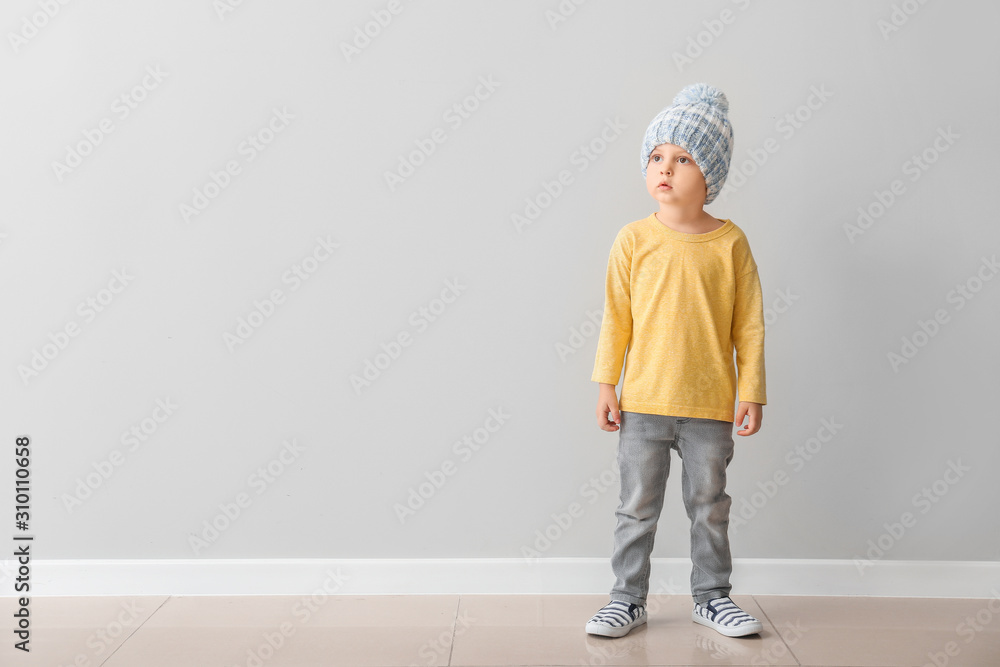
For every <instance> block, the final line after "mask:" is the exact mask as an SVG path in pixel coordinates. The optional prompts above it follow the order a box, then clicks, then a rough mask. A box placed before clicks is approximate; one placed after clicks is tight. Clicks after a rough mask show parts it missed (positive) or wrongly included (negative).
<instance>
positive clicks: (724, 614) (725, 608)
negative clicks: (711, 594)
mask: <svg viewBox="0 0 1000 667" xmlns="http://www.w3.org/2000/svg"><path fill="white" fill-rule="evenodd" d="M691 618H692V619H693V620H694V622H695V623H701V624H702V625H704V626H707V627H710V628H712V629H713V630H717V631H718V632H721V633H722V634H724V635H726V636H727V637H742V636H743V635H752V634H754V633H757V632H760V631H761V630H763V629H764V626H763V625H762V624H761V622H760V621H758V620H757V619H756V618H754V617H753V616H751V615H750V614H748V613H746V612H745V611H743V610H742V609H740V608H739V607H737V606H736V603H735V602H733V601H732V600H731V599H730V598H729V597H728V596H727V597H724V598H715V599H714V600H709V601H708V602H706V603H705V604H700V603H698V602H695V603H694V611H692V612H691Z"/></svg>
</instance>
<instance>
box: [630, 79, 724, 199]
mask: <svg viewBox="0 0 1000 667" xmlns="http://www.w3.org/2000/svg"><path fill="white" fill-rule="evenodd" d="M728 113H729V100H728V99H726V95H725V94H724V93H723V92H722V91H721V90H719V89H718V88H715V87H713V86H710V85H708V84H707V83H693V84H691V85H690V86H686V87H685V88H684V89H683V90H681V92H679V93H677V96H676V97H675V98H674V103H673V105H671V106H668V107H666V108H665V109H663V111H661V112H660V113H658V114H657V115H656V118H654V119H653V122H651V123H650V124H649V127H648V128H646V136H645V137H643V139H642V177H643V178H646V165H648V164H649V154H650V153H652V152H653V149H654V148H656V147H657V146H659V145H660V144H674V145H675V146H680V147H681V148H683V149H684V150H686V151H687V152H688V153H690V154H691V157H693V158H694V161H695V162H696V163H697V164H698V167H699V168H700V169H701V173H702V175H704V177H705V185H706V186H707V189H708V194H707V195H706V196H705V204H711V203H712V201H713V200H714V199H715V197H716V196H717V195H718V194H719V191H720V190H722V186H723V184H725V182H726V176H728V175H729V161H730V158H732V155H733V128H732V126H731V125H730V124H729V117H728Z"/></svg>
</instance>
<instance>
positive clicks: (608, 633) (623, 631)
mask: <svg viewBox="0 0 1000 667" xmlns="http://www.w3.org/2000/svg"><path fill="white" fill-rule="evenodd" d="M645 622H646V613H645V612H643V614H642V616H640V617H639V618H637V619H635V620H634V621H632V622H631V623H629V624H628V625H623V626H621V627H613V626H610V625H605V624H604V623H593V622H591V623H587V627H586V630H587V634H588V635H600V636H602V637H624V636H625V635H627V634H628V633H630V632H632V630H633V629H635V628H637V627H639V626H640V625H642V624H644V623H645Z"/></svg>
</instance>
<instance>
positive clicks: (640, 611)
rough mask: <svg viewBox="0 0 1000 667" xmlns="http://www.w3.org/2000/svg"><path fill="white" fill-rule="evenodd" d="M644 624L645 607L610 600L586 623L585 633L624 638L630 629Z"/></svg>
mask: <svg viewBox="0 0 1000 667" xmlns="http://www.w3.org/2000/svg"><path fill="white" fill-rule="evenodd" d="M645 622H646V607H645V605H637V604H633V603H631V602H623V601H622V600H612V601H611V602H610V603H608V604H607V605H605V606H604V608H603V609H601V610H600V611H599V612H597V613H596V614H594V617H593V618H592V619H590V620H589V621H588V622H587V633H588V634H592V635H603V636H605V637H624V636H625V635H627V634H628V633H629V632H630V631H631V630H632V628H634V627H636V626H639V625H642V624H643V623H645Z"/></svg>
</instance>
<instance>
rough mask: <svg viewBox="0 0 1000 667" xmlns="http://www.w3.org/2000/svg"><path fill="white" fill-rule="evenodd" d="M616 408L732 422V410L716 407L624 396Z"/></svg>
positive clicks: (733, 418)
mask: <svg viewBox="0 0 1000 667" xmlns="http://www.w3.org/2000/svg"><path fill="white" fill-rule="evenodd" d="M618 409H619V410H620V411H624V412H642V413H645V414H650V415H665V416H668V417H693V418H695V419H716V420H718V421H723V422H730V423H732V422H734V421H735V415H734V412H733V411H732V410H728V411H727V410H719V409H718V408H696V407H691V406H689V405H674V404H672V403H649V402H646V401H636V400H633V399H629V398H628V397H626V398H625V400H624V401H619V402H618Z"/></svg>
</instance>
